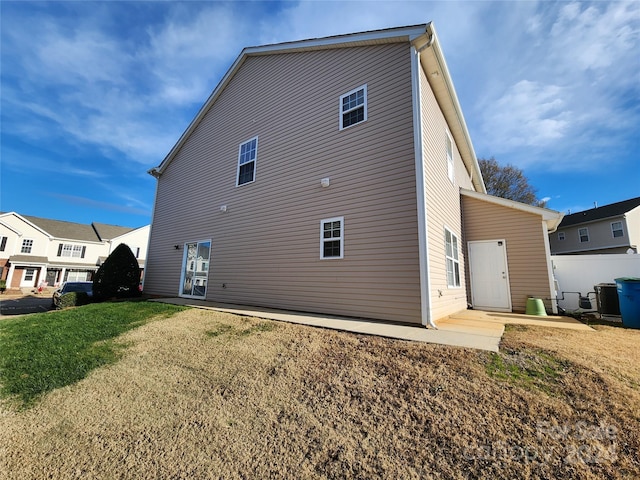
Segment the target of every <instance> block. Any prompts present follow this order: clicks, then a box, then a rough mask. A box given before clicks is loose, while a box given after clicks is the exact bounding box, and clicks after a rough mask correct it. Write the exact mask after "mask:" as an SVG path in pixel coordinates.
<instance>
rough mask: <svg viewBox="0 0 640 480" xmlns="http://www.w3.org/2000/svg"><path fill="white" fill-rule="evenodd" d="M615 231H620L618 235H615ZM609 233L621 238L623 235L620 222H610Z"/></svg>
mask: <svg viewBox="0 0 640 480" xmlns="http://www.w3.org/2000/svg"><path fill="white" fill-rule="evenodd" d="M616 224H618V225H620V228H615V227H614V225H616ZM616 232H620V235H616ZM611 235H613V238H622V237H624V228H623V226H622V222H611Z"/></svg>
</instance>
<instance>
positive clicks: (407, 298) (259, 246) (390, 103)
mask: <svg viewBox="0 0 640 480" xmlns="http://www.w3.org/2000/svg"><path fill="white" fill-rule="evenodd" d="M364 84H367V89H368V92H367V93H368V99H367V101H368V120H367V121H366V122H364V123H362V124H358V125H356V126H353V127H350V128H348V129H345V130H342V131H340V130H339V98H340V95H343V94H344V93H346V92H348V91H350V90H352V89H354V88H357V87H359V86H361V85H364ZM255 136H257V137H258V152H257V164H256V178H255V182H254V183H250V184H246V185H241V186H239V187H236V174H237V162H238V145H239V144H240V143H242V142H245V141H247V140H249V139H251V138H253V137H255ZM413 155H414V152H413V131H412V105H411V68H410V51H409V45H408V44H404V43H398V44H388V45H381V46H374V47H357V48H340V49H328V50H321V51H313V52H301V53H285V54H272V55H262V56H249V57H247V58H246V61H245V62H244V64H243V65H242V67H241V68H240V69H239V70H238V71H237V73H236V74H235V76H234V77H233V78H232V79H231V81H230V82H229V84H228V85H227V87H226V88H225V90H224V91H223V92H222V93H221V94H220V96H219V97H218V99H217V101H216V102H215V103H214V104H213V105H212V106H211V108H210V110H209V111H208V113H207V114H206V115H205V116H204V118H203V120H202V122H201V123H200V124H199V125H198V127H197V128H196V129H195V130H194V132H193V133H192V135H191V136H190V137H189V138H188V139H187V141H186V142H185V144H184V145H183V147H182V148H181V150H180V151H179V152H178V153H177V155H176V157H175V158H174V159H173V161H172V162H171V163H170V164H169V165H168V167H167V168H166V170H165V171H164V173H163V174H162V176H161V177H160V179H159V180H158V190H157V198H156V206H155V212H154V221H153V226H152V230H151V240H150V249H149V255H148V260H147V269H146V281H145V289H146V291H147V292H149V293H152V294H157V295H172V296H174V295H176V294H177V293H178V291H179V288H180V285H179V281H180V273H181V266H182V256H183V250H182V247H181V250H179V251H178V250H176V249H175V248H174V247H173V246H174V245H181V246H182V244H183V243H184V242H187V241H198V240H208V239H211V240H212V248H211V263H210V268H209V283H208V292H207V299H208V300H212V301H219V302H227V303H238V304H247V305H261V306H268V307H275V308H284V309H293V310H300V311H309V312H321V313H327V314H338V315H350V316H358V317H369V318H379V319H388V320H395V321H404V322H414V323H419V322H420V297H419V295H420V291H419V271H418V269H419V266H418V234H417V224H416V217H417V210H416V188H415V178H414V177H415V167H414V158H413ZM324 177H329V178H330V179H331V185H330V187H328V188H322V187H321V186H320V179H321V178H324ZM221 205H226V206H227V212H225V213H223V212H221V211H220V206H221ZM338 216H343V217H344V242H345V246H344V259H339V260H338V259H325V260H321V259H320V221H321V220H323V219H327V218H332V217H338ZM223 284H225V287H226V288H223V287H222V285H223Z"/></svg>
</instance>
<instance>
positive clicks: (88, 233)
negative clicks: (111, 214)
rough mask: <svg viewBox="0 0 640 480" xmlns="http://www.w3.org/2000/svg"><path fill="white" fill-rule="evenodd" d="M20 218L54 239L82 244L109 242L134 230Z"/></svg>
mask: <svg viewBox="0 0 640 480" xmlns="http://www.w3.org/2000/svg"><path fill="white" fill-rule="evenodd" d="M22 217H23V218H25V219H26V220H28V221H29V222H31V223H33V224H34V225H35V226H37V227H38V228H40V229H42V230H44V231H45V232H47V233H48V234H49V235H51V236H53V237H55V238H64V239H68V240H79V241H84V242H101V241H104V240H111V239H112V238H115V237H118V236H120V235H123V234H125V233H127V232H130V231H131V230H134V229H133V228H128V227H119V226H117V225H106V224H103V223H93V224H91V225H85V224H83V223H74V222H65V221H63V220H52V219H50V218H40V217H32V216H28V215H22Z"/></svg>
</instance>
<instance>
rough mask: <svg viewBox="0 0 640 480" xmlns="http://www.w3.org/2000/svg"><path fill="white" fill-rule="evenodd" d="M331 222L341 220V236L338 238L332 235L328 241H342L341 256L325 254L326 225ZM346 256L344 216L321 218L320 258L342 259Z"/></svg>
mask: <svg viewBox="0 0 640 480" xmlns="http://www.w3.org/2000/svg"><path fill="white" fill-rule="evenodd" d="M329 222H340V236H339V237H338V238H335V237H332V238H331V239H327V240H326V241H335V240H339V241H340V256H339V257H325V256H324V243H325V238H324V225H325V223H329ZM343 258H344V217H333V218H324V219H322V220H320V260H340V259H343Z"/></svg>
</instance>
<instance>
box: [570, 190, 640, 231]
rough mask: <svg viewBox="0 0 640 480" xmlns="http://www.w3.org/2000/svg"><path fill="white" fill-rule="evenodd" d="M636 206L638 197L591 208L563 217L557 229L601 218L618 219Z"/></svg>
mask: <svg viewBox="0 0 640 480" xmlns="http://www.w3.org/2000/svg"><path fill="white" fill-rule="evenodd" d="M637 206H640V197H636V198H630V199H629V200H623V201H621V202H616V203H611V204H609V205H603V206H602V207H597V208H591V209H589V210H585V211H584V212H578V213H572V214H571V215H565V217H564V218H563V219H562V223H560V225H559V227H558V228H562V227H570V226H572V225H578V224H580V223H587V222H593V221H595V220H601V219H603V218H611V217H619V216H621V215H624V214H625V213H627V212H628V211H630V210H633V209H634V208H636V207H637Z"/></svg>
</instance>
